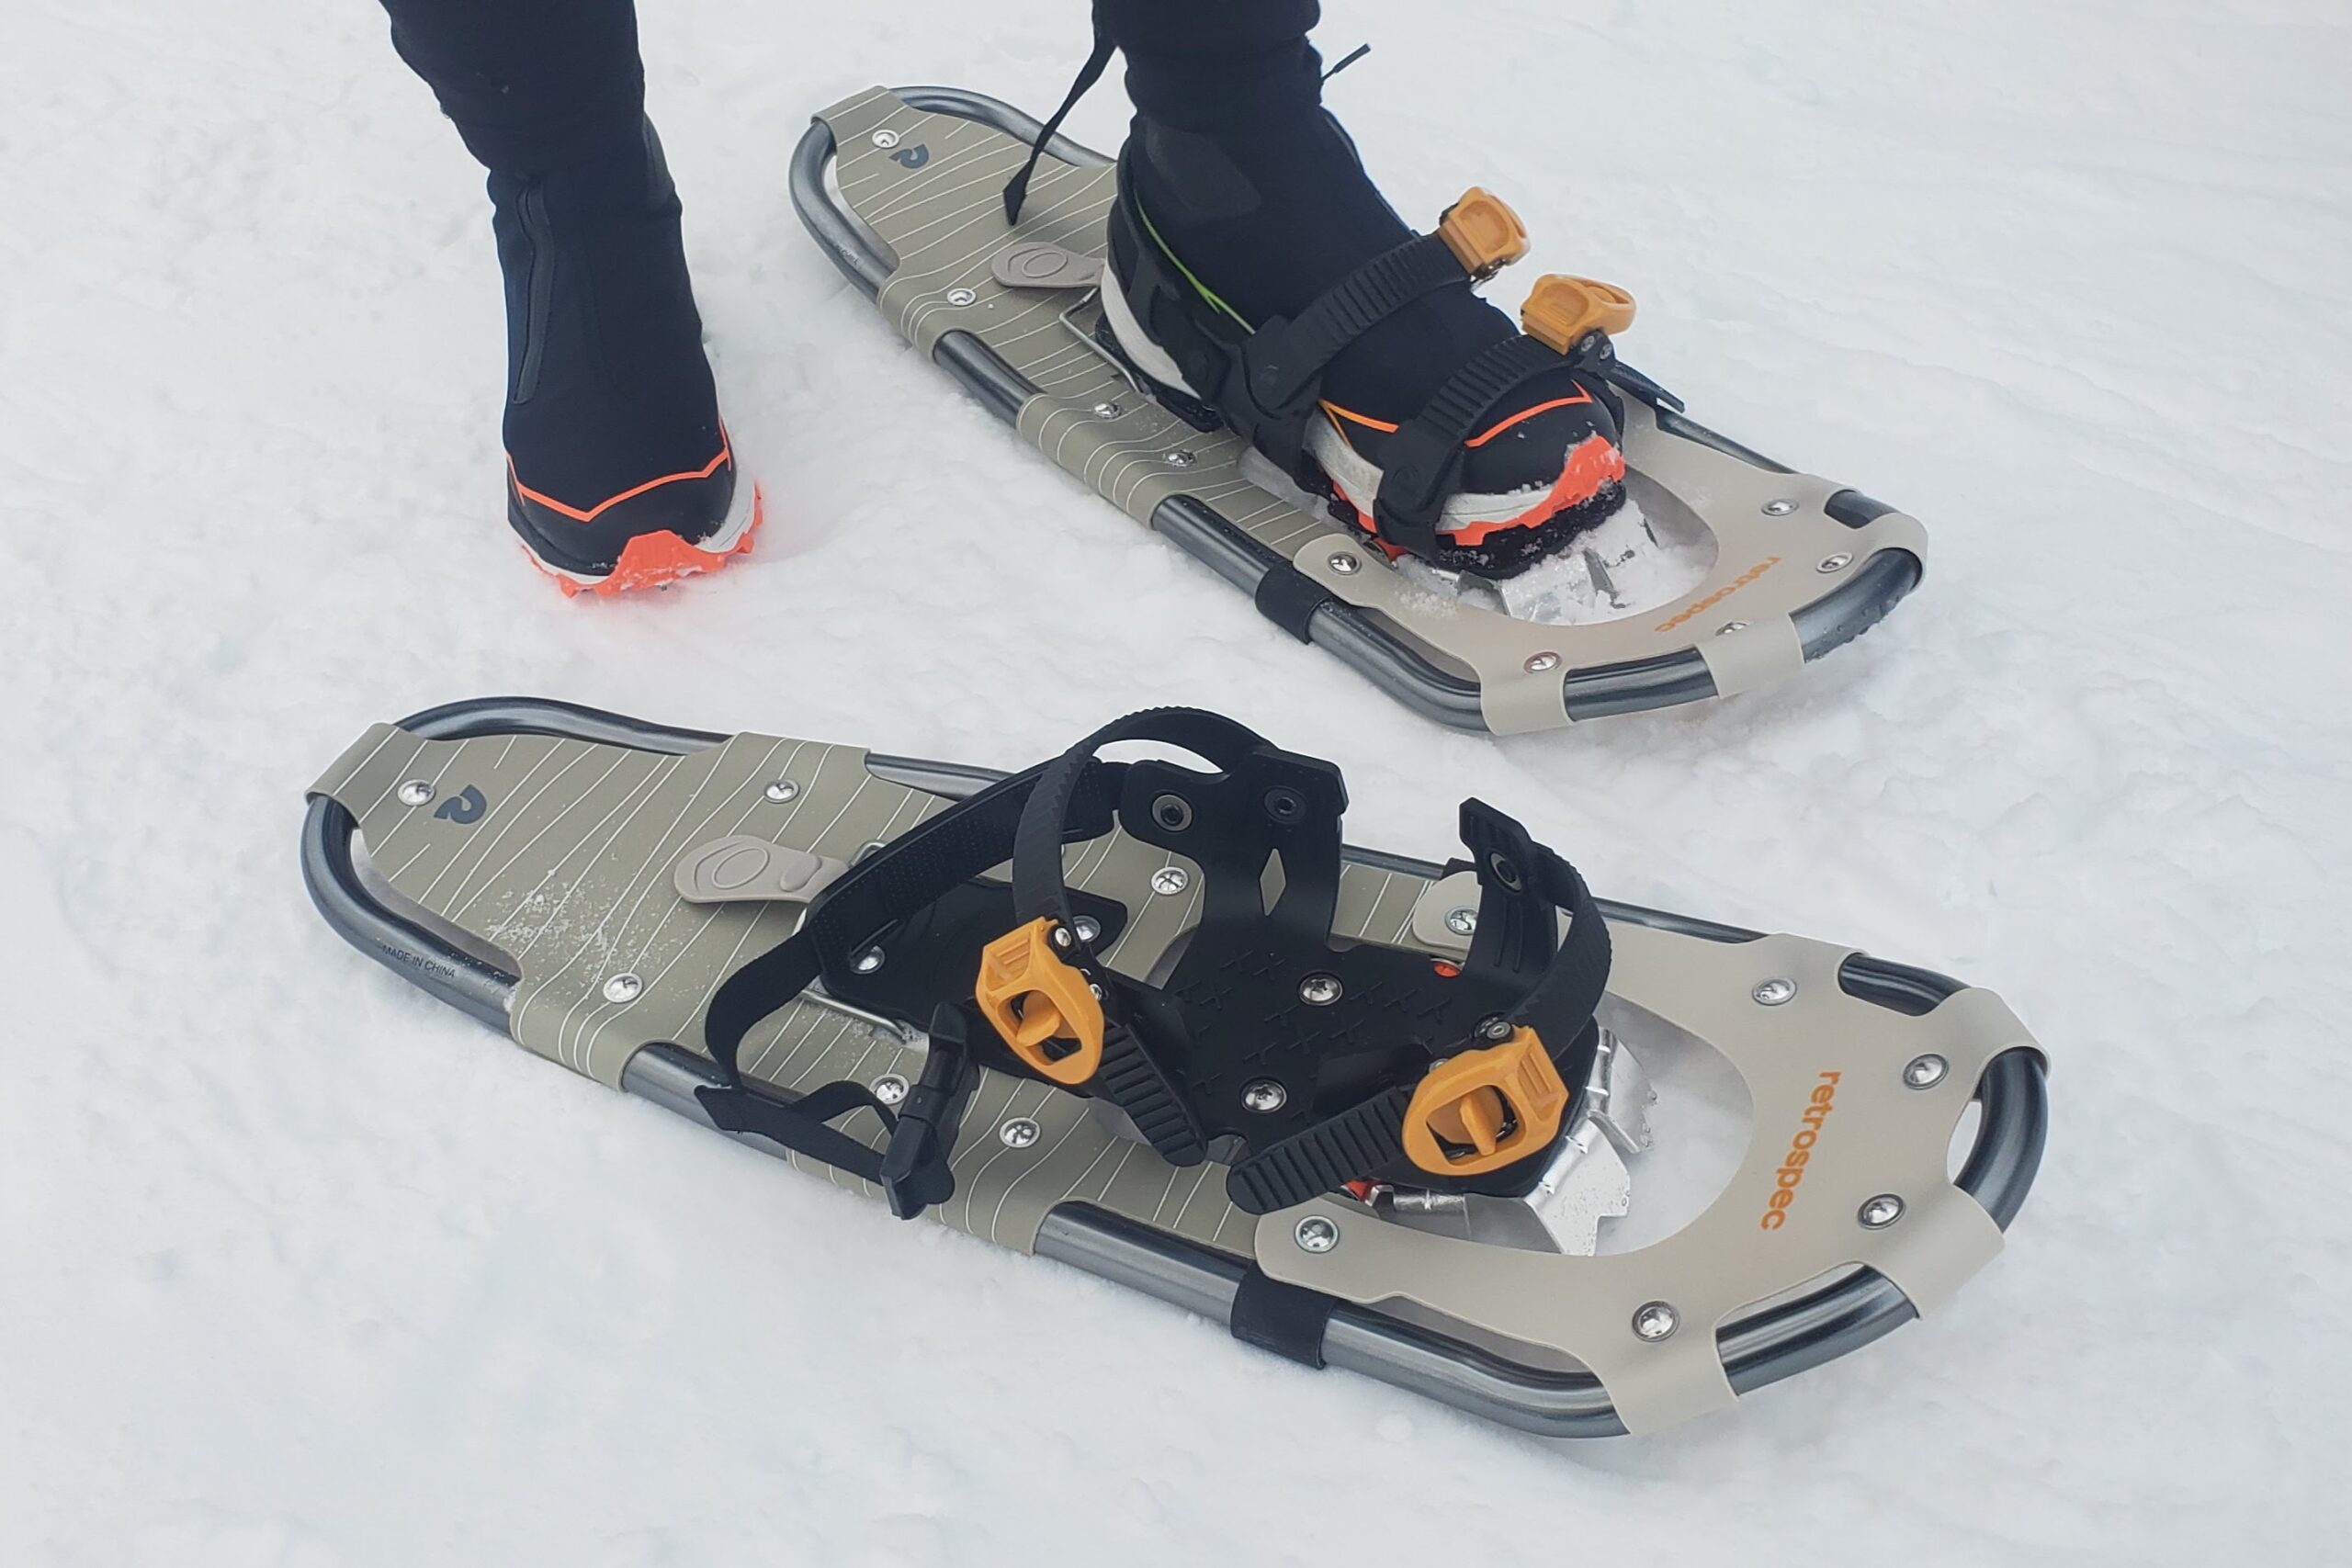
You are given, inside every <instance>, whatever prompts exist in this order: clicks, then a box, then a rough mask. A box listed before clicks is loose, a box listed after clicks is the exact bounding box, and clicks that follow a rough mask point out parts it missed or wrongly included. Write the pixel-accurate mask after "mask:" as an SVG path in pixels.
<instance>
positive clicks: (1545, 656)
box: [1524, 653, 1560, 675]
mask: <svg viewBox="0 0 2352 1568" xmlns="http://www.w3.org/2000/svg"><path fill="white" fill-rule="evenodd" d="M1559 667H1560V656H1559V655H1558V654H1556V653H1531V654H1529V655H1528V656H1527V663H1526V665H1525V666H1524V668H1525V669H1526V671H1527V672H1528V673H1529V674H1530V675H1541V674H1542V673H1544V671H1546V670H1557V669H1558V668H1559Z"/></svg>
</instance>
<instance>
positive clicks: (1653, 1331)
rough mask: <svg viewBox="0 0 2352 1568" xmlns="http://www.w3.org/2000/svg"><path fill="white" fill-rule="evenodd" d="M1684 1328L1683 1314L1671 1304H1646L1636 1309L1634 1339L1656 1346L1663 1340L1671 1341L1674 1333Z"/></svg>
mask: <svg viewBox="0 0 2352 1568" xmlns="http://www.w3.org/2000/svg"><path fill="white" fill-rule="evenodd" d="M1681 1326H1682V1315H1681V1314H1679V1313H1678V1312H1676V1311H1675V1310H1674V1304H1673V1303H1671V1302H1645V1303H1642V1304H1641V1305H1640V1306H1637V1307H1635V1308H1634V1338H1636V1339H1646V1340H1648V1341H1649V1342H1650V1343H1651V1344H1653V1345H1655V1344H1657V1342H1658V1341H1659V1340H1661V1339H1671V1338H1673V1337H1674V1331H1675V1330H1676V1329H1678V1328H1679V1327H1681Z"/></svg>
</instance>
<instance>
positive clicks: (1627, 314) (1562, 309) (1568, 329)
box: [1519, 272, 1634, 354]
mask: <svg viewBox="0 0 2352 1568" xmlns="http://www.w3.org/2000/svg"><path fill="white" fill-rule="evenodd" d="M1519 324H1520V326H1521V329H1522V330H1524V331H1525V332H1526V333H1527V335H1528V336H1529V337H1532V338H1533V339H1534V340H1535V341H1536V342H1538V343H1540V344H1543V345H1544V347H1546V348H1548V349H1550V350H1551V351H1552V352H1553V353H1555V354H1566V353H1567V352H1568V351H1569V350H1570V349H1572V348H1574V347H1576V345H1577V344H1579V343H1582V342H1583V341H1584V335H1585V333H1589V332H1592V331H1594V330H1596V329H1598V330H1599V331H1600V332H1603V333H1608V334H1609V335H1610V336H1611V337H1615V336H1616V335H1617V334H1618V333H1622V332H1623V331H1624V330H1625V329H1626V328H1627V327H1630V326H1632V325H1633V324H1634V297H1633V296H1632V295H1630V294H1628V293H1626V292H1625V291H1624V290H1623V289H1622V288H1618V287H1617V286H1616V285H1615V284H1613V283H1601V282H1599V281H1598V280H1596V279H1593V278H1589V277H1570V276H1567V275H1566V273H1560V272H1547V273H1545V274H1544V276H1541V277H1539V278H1537V279H1536V280H1535V288H1534V290H1533V292H1532V293H1530V294H1529V295H1528V297H1527V303H1526V304H1524V305H1521V307H1520V308H1519Z"/></svg>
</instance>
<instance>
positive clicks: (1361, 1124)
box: [1226, 800, 1610, 1214]
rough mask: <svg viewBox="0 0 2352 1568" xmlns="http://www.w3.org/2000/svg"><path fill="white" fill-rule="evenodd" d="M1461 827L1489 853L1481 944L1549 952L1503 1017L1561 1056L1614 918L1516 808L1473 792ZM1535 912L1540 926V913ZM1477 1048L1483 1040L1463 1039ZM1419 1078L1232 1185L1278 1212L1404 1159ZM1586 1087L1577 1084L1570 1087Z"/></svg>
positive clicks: (1594, 989) (1595, 1003)
mask: <svg viewBox="0 0 2352 1568" xmlns="http://www.w3.org/2000/svg"><path fill="white" fill-rule="evenodd" d="M1462 832H1463V839H1464V843H1465V844H1467V845H1468V846H1469V847H1470V849H1471V850H1472V851H1473V852H1475V853H1476V854H1478V855H1479V856H1480V861H1479V863H1478V865H1479V884H1480V887H1481V890H1482V897H1481V898H1480V900H1479V910H1478V926H1479V930H1480V932H1481V936H1482V939H1483V940H1482V942H1481V944H1480V949H1474V954H1475V953H1479V952H1480V951H1481V949H1483V951H1484V952H1487V953H1491V952H1492V951H1493V950H1494V948H1495V947H1496V946H1497V945H1498V944H1500V943H1503V942H1509V943H1510V944H1511V945H1512V946H1514V947H1517V948H1520V949H1521V953H1518V954H1514V955H1513V957H1512V959H1511V960H1510V963H1511V965H1512V966H1514V967H1515V966H1516V963H1517V962H1518V961H1521V960H1522V959H1532V958H1535V957H1536V956H1537V955H1538V954H1542V955H1544V957H1543V959H1542V962H1543V963H1544V971H1543V973H1542V974H1541V975H1540V976H1538V977H1537V978H1536V981H1535V983H1534V984H1533V985H1532V986H1531V987H1528V989H1527V993H1526V994H1525V995H1524V996H1522V997H1521V998H1520V999H1519V1001H1518V1002H1517V1003H1516V1004H1515V1005H1514V1006H1513V1007H1512V1008H1511V1009H1510V1010H1509V1011H1508V1012H1507V1013H1505V1014H1504V1017H1505V1019H1506V1020H1507V1021H1509V1022H1510V1023H1512V1024H1515V1025H1522V1026H1524V1027H1526V1028H1528V1029H1532V1030H1533V1031H1534V1032H1535V1034H1536V1037H1537V1038H1538V1039H1540V1040H1542V1041H1543V1042H1544V1049H1545V1050H1547V1051H1548V1052H1550V1053H1551V1054H1552V1055H1553V1056H1554V1058H1555V1060H1556V1059H1557V1058H1558V1057H1559V1056H1561V1055H1564V1054H1566V1052H1568V1051H1569V1050H1570V1049H1571V1048H1572V1047H1573V1046H1574V1045H1575V1044H1576V1043H1577V1040H1579V1039H1580V1038H1582V1036H1583V1034H1584V1032H1585V1030H1586V1028H1587V1027H1588V1026H1589V1024H1590V1023H1591V1022H1592V1017H1593V1014H1594V1013H1595V1012H1596V1011H1598V1010H1599V1009H1600V999H1601V998H1602V997H1603V996H1604V995H1605V994H1606V993H1607V991H1608V987H1609V964H1610V942H1609V922H1608V921H1607V920H1606V919H1602V917H1601V914H1600V906H1599V905H1598V904H1596V903H1595V902H1594V901H1593V897H1592V892H1591V890H1590V889H1589V887H1587V886H1585V880H1584V877H1583V875H1582V874H1580V873H1579V872H1578V871H1577V868H1576V867H1575V866H1573V865H1570V864H1569V863H1567V862H1566V860H1564V859H1562V858H1561V857H1560V856H1559V855H1558V854H1556V853H1555V852H1553V851H1551V850H1549V849H1547V848H1545V847H1544V846H1543V845H1541V844H1538V843H1535V842H1534V841H1533V840H1531V839H1529V838H1528V836H1527V832H1526V829H1523V828H1521V826H1520V825H1519V824H1518V823H1517V822H1516V821H1513V820H1512V819H1511V818H1509V817H1506V816H1504V815H1503V814H1502V813H1501V812H1498V811H1496V810H1495V809H1494V808H1493V807H1489V806H1486V805H1484V804H1483V803H1481V802H1479V801H1476V800H1468V801H1464V802H1463V805H1462ZM1498 846H1501V847H1502V850H1503V852H1506V853H1507V854H1508V855H1509V856H1510V858H1511V859H1512V860H1513V862H1514V865H1513V873H1514V874H1516V875H1518V876H1519V877H1520V878H1521V886H1520V888H1519V889H1518V890H1517V891H1516V892H1514V891H1512V890H1510V889H1507V888H1504V887H1502V886H1501V885H1500V884H1499V883H1498V881H1497V880H1496V873H1495V869H1494V867H1493V866H1492V865H1491V864H1490V863H1487V858H1486V857H1487V856H1489V855H1491V854H1493V853H1496V852H1497V847H1498ZM1559 913H1566V915H1567V917H1568V934H1567V936H1566V939H1565V940H1564V941H1561V942H1560V943H1559V945H1558V946H1557V948H1556V949H1555V948H1554V947H1553V945H1552V943H1553V936H1552V931H1553V930H1554V929H1555V928H1556V926H1557V924H1558V920H1557V915H1558V914H1559ZM1535 918H1540V919H1541V921H1542V924H1541V925H1540V926H1538V925H1536V924H1534V923H1533V920H1534V919H1535ZM1504 932H1509V933H1510V934H1509V935H1508V936H1507V937H1506V936H1504V935H1503V934H1502V933H1504ZM1464 1049H1476V1043H1466V1044H1465V1046H1464ZM1415 1087H1416V1086H1415V1085H1411V1084H1402V1085H1398V1086H1397V1087H1395V1088H1392V1089H1386V1090H1385V1091H1383V1092H1382V1093H1380V1094H1376V1095H1374V1096H1373V1097H1372V1098H1370V1099H1369V1100H1363V1101H1360V1102H1359V1103H1357V1104H1356V1105H1353V1106H1351V1107H1350V1108H1349V1109H1348V1110H1346V1111H1340V1113H1339V1114H1338V1115H1335V1116H1331V1117H1328V1118H1326V1119H1325V1120H1323V1121H1321V1122H1316V1123H1315V1124H1314V1125H1313V1126H1310V1127H1306V1128H1304V1129H1302V1130H1301V1131H1299V1132H1297V1133H1294V1134H1291V1135H1290V1136H1289V1137H1287V1138H1284V1139H1283V1141H1282V1142H1280V1143H1278V1144H1272V1145H1268V1146H1267V1147H1265V1148H1263V1149H1261V1150H1259V1151H1258V1152H1256V1153H1255V1154H1253V1155H1251V1156H1250V1157H1249V1158H1248V1159H1246V1160H1243V1161H1242V1162H1241V1163H1240V1164H1238V1165H1237V1166H1235V1167H1234V1168H1233V1169H1232V1170H1231V1171H1230V1172H1229V1173H1227V1178H1226V1193H1227V1196H1229V1197H1230V1198H1231V1199H1232V1200H1233V1201H1234V1203H1235V1204H1236V1206H1238V1207H1239V1208H1240V1209H1242V1210H1244V1211H1245V1212H1247V1213H1253V1214H1262V1213H1272V1211H1274V1210H1276V1209H1287V1208H1290V1207H1292V1206H1293V1205H1295V1204H1298V1203H1304V1202H1306V1201H1307V1200H1308V1199H1310V1198H1317V1197H1320V1196H1321V1195H1322V1194H1324V1193H1326V1192H1330V1191H1334V1190H1338V1189H1339V1188H1340V1187H1343V1186H1345V1185H1346V1184H1347V1183H1349V1182H1351V1181H1354V1180H1357V1179H1361V1178H1363V1177H1366V1176H1369V1175H1371V1174H1372V1173H1373V1172H1374V1171H1376V1170H1379V1169H1381V1168H1384V1167H1385V1166H1389V1165H1392V1164H1394V1163H1395V1162H1396V1161H1397V1160H1399V1159H1402V1158H1403V1157H1404V1155H1405V1111H1406V1108H1407V1107H1408V1106H1409V1105H1410V1104H1411V1103H1412V1100H1413V1091H1414V1089H1415ZM1581 1087H1582V1086H1580V1085H1577V1084H1571V1085H1569V1086H1568V1088H1569V1090H1570V1092H1571V1094H1573V1093H1574V1092H1575V1091H1576V1090H1577V1089H1579V1088H1581Z"/></svg>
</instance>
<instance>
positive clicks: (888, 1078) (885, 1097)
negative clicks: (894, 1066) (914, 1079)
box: [874, 1073, 907, 1105]
mask: <svg viewBox="0 0 2352 1568" xmlns="http://www.w3.org/2000/svg"><path fill="white" fill-rule="evenodd" d="M874 1098H875V1099H876V1100H880V1101H881V1102H882V1103H883V1104H885V1105H896V1104H898V1103H899V1101H900V1100H905V1099H906V1098H907V1080H906V1079H904V1078H902V1077H899V1075H898V1074H896V1073H884V1074H883V1075H882V1076H881V1077H878V1078H876V1079H875V1080H874Z"/></svg>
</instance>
